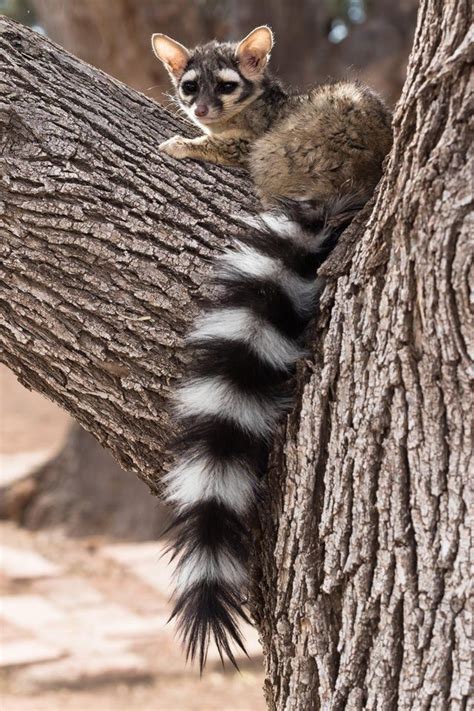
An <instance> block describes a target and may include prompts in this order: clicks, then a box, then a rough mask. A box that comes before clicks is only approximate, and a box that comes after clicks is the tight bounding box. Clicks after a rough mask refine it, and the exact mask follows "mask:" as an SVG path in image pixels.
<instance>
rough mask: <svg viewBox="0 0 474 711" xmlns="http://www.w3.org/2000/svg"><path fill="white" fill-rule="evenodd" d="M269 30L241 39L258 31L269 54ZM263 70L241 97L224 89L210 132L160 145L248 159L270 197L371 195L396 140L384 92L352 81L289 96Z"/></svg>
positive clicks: (214, 158) (226, 159) (211, 157)
mask: <svg viewBox="0 0 474 711" xmlns="http://www.w3.org/2000/svg"><path fill="white" fill-rule="evenodd" d="M264 30H267V31H268V32H270V30H268V28H258V31H257V30H255V31H254V32H256V33H257V34H256V35H254V33H250V35H248V37H247V38H245V40H243V43H246V42H247V41H248V40H249V38H250V40H251V41H250V47H253V49H254V50H255V44H252V43H254V42H255V40H256V39H257V40H258V42H257V46H258V47H259V48H261V54H262V56H263V57H264V58H265V59H264V61H266V58H267V56H268V52H269V51H270V49H271V33H270V35H269V34H268V33H267V32H265V31H264ZM265 42H266V43H267V44H265ZM241 45H242V43H241V44H239V45H237V46H236V48H237V49H236V51H237V50H238V49H239V48H240V47H241ZM243 48H244V50H245V51H246V45H245V44H244V45H243ZM238 66H239V67H240V70H241V71H242V73H243V70H242V67H241V65H240V64H239V65H238ZM260 72H261V73H260V74H259V75H255V77H254V78H253V79H252V81H254V83H255V90H254V92H253V93H252V95H251V96H250V97H248V99H246V100H245V101H243V102H241V103H240V102H238V101H234V100H233V99H232V96H228V97H224V99H223V101H222V107H221V109H220V113H218V114H217V115H216V118H214V117H213V120H212V122H210V123H207V124H206V125H204V126H202V128H203V130H204V131H205V132H206V134H207V135H206V136H202V137H199V138H197V139H186V138H182V137H180V136H177V137H174V138H172V139H170V140H168V141H166V142H165V143H162V144H161V146H160V150H162V151H163V152H165V153H167V154H168V155H171V156H174V157H175V158H179V159H182V158H193V159H197V160H205V161H210V162H213V163H220V164H223V165H243V166H246V167H248V169H249V170H250V172H251V175H252V178H253V180H254V182H255V187H256V190H257V193H258V195H259V197H260V198H261V200H262V202H263V203H264V204H265V205H270V204H271V203H272V202H274V201H275V200H276V199H279V198H293V199H300V200H301V199H312V200H318V201H325V200H328V199H332V198H334V197H338V196H344V195H347V194H353V193H357V194H358V195H360V199H361V201H363V200H366V199H367V198H368V197H369V196H370V194H371V193H372V191H373V189H374V187H375V186H376V184H377V182H378V180H379V179H380V176H381V172H382V162H383V159H384V157H385V156H386V154H387V153H388V151H389V150H390V146H391V142H392V133H391V128H390V114H389V112H388V110H387V109H386V107H385V106H384V104H383V102H382V101H381V99H380V98H379V97H378V96H377V95H376V94H375V93H374V92H372V91H370V89H368V88H367V87H364V86H362V85H359V84H355V83H350V82H339V83H336V84H328V85H324V86H320V87H318V88H315V89H313V90H312V91H310V92H309V93H307V94H304V95H289V96H288V95H286V93H284V92H283V91H281V92H280V93H278V90H277V91H273V92H272V89H271V87H272V86H273V85H272V84H271V80H270V84H269V83H268V80H267V83H266V84H265V80H264V77H265V76H266V74H265V70H264V67H263V68H261V69H260ZM269 86H270V89H268V87H269ZM275 86H279V85H278V84H277V83H275ZM195 120H196V119H195Z"/></svg>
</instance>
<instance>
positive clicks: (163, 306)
mask: <svg viewBox="0 0 474 711" xmlns="http://www.w3.org/2000/svg"><path fill="white" fill-rule="evenodd" d="M454 5H455V4H454V2H447V3H446V2H445V3H441V0H423V2H422V4H421V10H420V18H419V24H418V30H417V34H416V39H415V47H414V50H413V54H412V59H411V63H410V70H409V76H408V80H407V84H406V87H405V90H404V93H403V96H402V100H401V102H400V105H399V108H398V111H397V114H396V119H395V145H394V149H393V152H392V154H391V157H390V160H389V162H388V167H387V174H386V176H385V178H384V180H383V182H382V185H381V188H380V191H379V195H378V199H377V201H376V204H375V208H374V211H373V213H372V216H371V217H370V219H369V222H368V224H367V226H366V227H365V219H364V218H365V217H366V216H367V214H368V211H366V213H365V214H364V215H362V216H361V218H360V219H359V220H358V221H357V223H356V224H354V225H353V227H352V228H351V229H350V230H349V231H347V232H346V234H345V235H344V237H343V239H342V241H341V243H340V245H339V246H338V247H337V249H336V251H335V253H334V254H333V256H332V257H331V258H330V259H329V261H328V263H327V265H326V269H325V270H326V274H327V275H328V277H330V278H331V280H330V284H329V286H328V288H327V289H326V291H325V294H324V298H323V304H322V306H323V311H322V315H321V318H320V319H319V320H318V324H317V325H315V327H314V343H315V349H314V354H313V358H312V359H311V360H310V361H309V362H308V363H307V364H306V365H305V366H302V367H301V369H300V373H299V378H298V383H299V386H300V398H299V401H298V405H297V406H296V408H295V411H294V413H293V414H292V416H291V417H290V418H289V421H288V425H287V428H286V431H285V433H283V432H282V433H280V437H279V441H278V442H277V446H276V449H275V452H274V456H273V466H272V467H271V470H270V473H269V488H268V490H269V491H270V492H272V495H271V496H268V499H267V501H266V505H265V507H264V509H263V511H262V516H261V528H262V531H261V536H260V540H259V543H258V546H257V556H256V560H257V561H260V564H258V565H257V563H256V564H255V589H254V591H253V595H252V608H253V611H254V614H255V616H256V618H257V620H258V622H259V626H260V629H261V632H262V637H263V641H264V644H265V649H266V665H267V681H266V693H267V699H268V703H269V707H270V708H272V709H282V710H283V709H285V710H286V709H301V710H304V711H306V710H311V709H318V708H325V709H344V708H348V709H362V708H370V709H376V708H377V709H392V708H394V709H396V708H401V709H411V708H414V709H417V708H420V709H421V708H423V709H428V708H432V709H444V708H446V709H447V708H465V704H466V699H467V691H468V690H467V685H468V681H469V679H468V673H469V657H468V647H467V643H468V628H467V619H466V617H467V611H466V592H465V581H466V580H467V559H468V558H467V557H468V552H469V548H468V547H469V540H468V527H467V521H466V510H465V508H466V502H465V497H466V491H465V489H466V485H467V463H468V462H467V459H468V456H469V443H468V439H467V435H468V432H467V427H466V424H465V423H466V422H467V415H468V404H469V399H468V398H469V395H468V390H467V386H468V377H467V367H468V363H467V342H466V341H467V333H466V327H465V323H466V316H467V294H466V291H467V287H466V284H467V278H466V277H467V261H468V260H467V211H468V203H469V200H468V198H469V195H468V187H467V186H468V185H469V173H468V168H467V163H466V157H467V152H468V145H469V144H468V136H467V100H468V97H467V76H468V72H467V51H468V48H469V45H468V42H467V39H466V37H467V29H468V26H469V20H470V17H469V8H468V5H467V3H465V2H461V3H457V5H456V9H455V7H454ZM0 27H1V30H2V33H1V39H0V48H1V50H2V55H1V56H2V57H4V59H3V62H4V63H6V64H8V69H9V71H8V73H5V74H4V77H5V78H4V79H3V84H4V86H3V87H2V96H1V102H2V103H1V105H0V121H1V122H2V124H3V125H4V127H7V129H8V130H7V131H4V132H3V152H2V153H1V154H0V155H2V159H3V160H4V161H5V165H4V167H3V178H2V196H1V200H2V215H1V222H2V227H3V233H4V235H5V238H4V243H3V245H2V250H3V260H4V262H3V267H2V274H1V275H0V278H1V282H0V283H1V284H2V287H1V289H2V291H1V293H0V309H1V311H0V313H1V314H2V324H1V327H0V338H1V340H2V343H3V346H4V352H3V354H2V358H3V359H4V360H5V362H6V363H7V364H8V365H9V367H11V368H12V369H13V370H14V371H15V372H16V373H17V374H18V375H19V377H20V379H21V380H22V382H23V383H25V384H26V385H27V386H30V387H34V388H35V389H38V390H40V391H41V392H44V393H45V394H46V395H48V396H49V397H51V398H52V399H55V400H56V401H57V402H59V403H60V404H61V405H62V406H63V407H66V409H68V410H69V411H70V412H71V413H72V414H73V416H74V417H76V419H78V420H79V421H80V422H81V423H82V424H83V425H84V426H85V427H86V428H88V429H89V430H90V431H91V432H92V433H93V434H94V435H95V436H96V437H97V439H98V440H99V441H100V442H101V443H102V444H104V446H107V447H109V448H110V449H112V451H113V452H114V454H115V455H116V456H117V457H118V458H119V459H120V461H121V462H122V463H123V464H124V466H125V467H126V468H128V469H134V470H135V471H138V472H139V473H140V475H141V476H142V477H143V478H144V479H145V480H146V481H147V482H148V483H149V485H150V486H151V487H152V489H153V490H154V491H156V490H157V488H158V474H159V470H160V468H161V463H162V460H163V448H164V443H165V441H166V435H167V431H168V420H167V415H166V411H165V408H166V404H167V399H168V394H169V392H170V390H171V389H172V387H173V381H174V379H175V378H176V377H177V376H178V375H179V373H180V372H181V371H182V369H183V365H184V361H183V355H182V351H181V339H182V335H183V333H184V330H185V329H186V327H187V325H188V324H189V321H190V319H191V317H192V316H193V314H194V313H195V311H196V299H197V296H198V295H199V293H201V292H202V291H203V289H202V284H203V279H204V277H205V275H206V273H207V271H208V264H207V259H208V257H209V255H210V254H211V253H212V251H213V250H215V249H216V248H217V247H218V245H219V244H222V242H223V235H227V234H229V229H230V228H231V229H234V227H235V228H237V227H238V224H239V222H238V219H237V218H236V217H232V216H231V215H232V214H234V213H236V212H237V211H238V210H239V209H248V208H249V207H250V206H251V202H252V201H251V198H250V197H249V195H250V191H249V187H248V183H247V182H246V181H245V179H244V178H243V177H242V175H240V174H239V175H238V174H236V173H232V172H230V171H224V170H222V169H218V168H216V167H211V166H201V165H198V164H196V163H187V162H186V163H176V162H174V161H171V160H167V159H166V158H164V157H162V156H160V155H159V154H158V153H157V152H156V144H157V142H158V141H159V140H162V138H163V137H165V136H167V135H169V134H170V133H171V132H173V131H176V130H177V129H179V130H182V127H181V126H179V124H178V122H176V120H175V119H172V118H171V117H169V116H168V115H167V114H166V112H164V111H163V110H162V109H159V108H158V107H157V106H154V105H153V104H151V103H150V102H149V101H147V100H146V99H144V98H143V97H141V96H139V95H137V94H134V93H133V92H131V91H129V90H127V89H125V88H124V87H123V86H121V85H119V84H117V83H116V82H113V81H110V80H108V79H107V78H106V77H104V76H103V75H102V74H100V73H98V72H94V71H92V70H91V69H90V68H89V67H85V66H84V65H82V64H81V63H80V62H78V61H77V60H75V59H73V58H71V57H69V56H68V55H66V54H65V53H64V52H62V51H61V50H59V49H57V48H56V47H54V45H52V44H51V43H50V42H48V41H45V40H44V39H42V38H39V37H36V36H35V35H33V34H32V33H31V32H29V31H27V30H25V29H23V28H20V27H19V26H17V25H15V24H14V23H11V22H7V21H5V20H3V21H1V23H0ZM354 245H355V252H354ZM336 277H338V278H337V280H336Z"/></svg>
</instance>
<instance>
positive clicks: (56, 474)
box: [0, 425, 168, 541]
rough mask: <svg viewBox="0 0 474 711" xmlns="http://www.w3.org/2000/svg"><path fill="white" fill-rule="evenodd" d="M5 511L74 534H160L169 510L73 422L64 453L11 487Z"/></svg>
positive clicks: (15, 517)
mask: <svg viewBox="0 0 474 711" xmlns="http://www.w3.org/2000/svg"><path fill="white" fill-rule="evenodd" d="M4 498H6V501H5V505H4V506H3V512H2V511H1V510H0V514H1V513H3V514H4V515H5V514H6V515H7V516H8V518H12V519H13V520H16V521H17V522H18V523H19V524H21V525H23V526H26V527H27V528H31V529H39V528H50V527H51V526H58V525H60V526H62V528H63V530H64V531H65V532H66V533H67V534H68V535H70V536H91V535H107V536H112V537H116V538H120V539H122V540H123V539H127V540H132V541H143V540H152V539H157V538H159V536H160V534H161V533H162V531H163V530H164V528H165V526H166V522H167V519H168V515H167V510H166V508H165V506H164V504H162V503H161V502H160V501H158V500H157V498H156V497H154V496H151V492H150V490H149V488H148V487H147V486H145V485H144V484H143V482H141V481H139V480H138V479H136V478H135V477H132V476H130V474H129V473H128V472H125V471H123V469H121V468H120V467H119V465H118V464H117V462H116V461H115V459H113V457H112V456H111V455H110V453H109V452H108V451H107V450H106V449H104V448H103V447H101V446H100V444H99V443H98V442H97V441H96V440H95V439H94V438H93V437H92V436H91V435H90V434H89V433H88V432H86V431H85V430H83V429H82V427H79V425H73V426H72V427H71V429H70V431H69V433H68V435H67V438H66V441H65V443H64V446H63V447H62V449H61V451H60V452H59V453H58V454H57V455H56V456H55V457H54V458H53V459H51V460H50V461H49V462H47V463H46V464H44V465H43V466H42V467H41V468H40V469H39V470H37V471H35V472H32V474H31V475H30V476H29V477H28V479H27V480H26V481H25V480H21V481H20V482H18V483H17V484H14V485H13V486H12V487H11V488H10V489H9V491H8V493H7V496H6V497H4Z"/></svg>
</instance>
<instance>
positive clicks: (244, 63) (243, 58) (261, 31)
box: [235, 25, 273, 79]
mask: <svg viewBox="0 0 474 711" xmlns="http://www.w3.org/2000/svg"><path fill="white" fill-rule="evenodd" d="M272 47H273V32H272V31H271V29H270V28H269V27H267V26H266V25H262V26H261V27H256V28H255V29H254V30H252V32H250V33H249V34H248V35H247V37H245V38H244V39H243V40H242V41H241V42H239V44H238V45H237V49H236V51H235V53H236V56H237V59H238V60H239V66H240V69H241V71H242V74H243V75H244V76H245V77H248V78H249V79H252V78H253V79H254V78H255V77H257V76H258V75H259V74H261V73H262V72H263V70H264V69H265V67H266V65H267V63H268V60H269V59H270V52H271V50H272Z"/></svg>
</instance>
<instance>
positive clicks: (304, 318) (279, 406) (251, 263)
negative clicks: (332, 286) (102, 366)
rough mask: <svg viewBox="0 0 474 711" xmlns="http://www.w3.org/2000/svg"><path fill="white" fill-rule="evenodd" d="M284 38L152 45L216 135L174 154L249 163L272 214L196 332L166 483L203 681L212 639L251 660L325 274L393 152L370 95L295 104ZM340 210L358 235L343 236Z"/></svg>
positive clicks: (223, 278) (314, 95) (174, 144)
mask: <svg viewBox="0 0 474 711" xmlns="http://www.w3.org/2000/svg"><path fill="white" fill-rule="evenodd" d="M272 39H273V38H272V35H271V33H270V31H269V30H268V28H258V29H257V30H255V31H254V32H253V33H251V34H250V35H248V37H246V38H245V39H244V40H242V42H241V43H239V44H238V45H231V44H217V43H211V44H209V45H204V46H203V47H198V48H197V49H196V50H194V51H193V52H189V50H187V49H186V48H184V47H183V46H182V45H180V44H179V43H176V42H175V41H174V40H171V39H170V38H166V37H165V36H163V35H154V38H153V43H154V48H155V52H156V53H157V55H158V56H159V58H160V59H161V60H162V61H163V62H164V63H165V65H166V66H167V67H168V69H169V71H170V74H171V76H172V79H173V82H174V84H175V88H176V92H177V96H178V98H179V101H180V104H181V106H182V108H183V109H184V110H185V111H186V112H187V113H188V115H189V116H191V117H193V119H194V120H196V122H197V123H198V124H199V125H200V126H201V128H202V129H203V130H204V131H205V133H206V135H204V136H201V137H199V138H196V139H191V140H190V139H185V138H182V137H180V136H177V137H174V138H172V139H170V140H169V141H166V142H165V143H164V144H162V145H161V146H160V148H161V150H163V151H164V152H166V153H168V154H169V155H172V156H174V157H176V158H194V159H199V160H208V161H212V162H216V163H222V164H228V165H245V166H247V167H248V168H249V170H250V172H251V174H252V177H253V180H254V182H255V186H256V190H257V192H258V195H259V196H260V198H261V200H262V203H263V204H264V205H265V206H269V207H270V208H271V209H270V211H267V212H265V213H262V214H261V215H259V216H257V217H256V218H254V219H253V220H252V221H251V224H250V226H249V227H248V229H247V232H246V233H244V234H243V235H239V237H238V240H236V241H235V243H234V245H233V247H232V249H229V250H227V251H226V252H224V254H223V255H221V257H220V258H219V259H218V260H217V262H216V272H215V281H216V287H217V290H216V296H215V300H214V301H213V302H212V303H210V304H209V305H208V307H207V309H206V310H205V312H204V313H203V315H202V316H201V317H200V319H199V320H198V321H197V323H196V324H195V326H194V329H193V331H192V332H191V334H190V335H189V339H188V341H189V345H190V347H192V349H193V353H194V360H193V363H192V366H191V368H190V372H189V373H188V375H187V378H186V379H185V381H184V382H183V384H182V385H181V387H180V389H179V391H178V393H177V398H176V403H177V404H176V410H177V415H178V418H179V420H180V424H181V435H180V436H179V437H178V438H177V441H176V447H175V448H176V461H175V464H174V467H173V468H172V469H171V471H170V472H169V473H168V474H167V476H166V484H167V495H168V499H169V500H170V501H171V502H172V503H173V504H174V505H175V507H176V516H175V520H174V524H173V526H174V528H175V530H176V540H175V543H174V550H175V553H176V555H177V556H178V565H177V580H176V605H175V610H174V615H175V616H177V618H178V625H179V627H180V629H181V632H182V636H183V639H184V642H185V645H186V648H187V652H188V655H190V656H191V657H194V656H195V655H197V656H198V657H199V660H200V665H201V668H202V667H203V665H204V663H205V659H206V654H207V648H208V644H209V640H210V637H211V636H213V637H214V639H215V641H216V643H217V646H218V649H219V651H220V653H221V656H222V655H224V654H225V655H227V656H228V657H229V658H230V659H231V661H232V662H234V656H233V653H232V649H231V646H230V641H233V642H234V643H235V644H237V645H238V646H241V647H242V640H241V638H240V634H239V631H238V620H239V618H244V619H246V616H245V612H244V611H243V602H244V597H245V590H246V584H247V559H248V555H249V550H250V548H251V545H250V530H251V523H252V518H253V515H254V511H255V505H256V501H257V498H258V491H259V486H260V481H261V478H262V475H263V474H264V472H265V468H266V463H267V455H268V450H269V446H270V443H271V439H272V435H273V433H274V432H275V429H276V428H277V426H278V423H279V422H280V420H281V417H282V415H283V414H284V413H285V412H286V411H287V410H288V408H289V407H290V406H291V402H292V397H291V387H290V385H289V383H290V382H291V376H292V374H293V373H294V370H295V367H296V363H297V362H298V360H299V359H300V358H301V357H302V356H303V354H304V352H305V351H304V334H305V329H306V327H307V325H308V323H309V321H310V320H311V318H312V317H313V316H314V315H315V312H316V309H317V303H318V297H319V293H320V290H321V286H322V284H321V280H320V279H319V278H318V276H317V270H318V267H319V266H320V265H321V263H322V262H323V261H324V259H325V258H326V257H327V255H328V253H329V251H330V250H331V249H332V247H333V246H334V244H335V242H336V240H337V237H338V235H339V233H340V231H341V230H342V229H343V227H345V226H346V225H347V224H348V222H350V219H351V217H352V215H353V213H354V211H355V210H356V209H357V208H359V207H360V206H361V205H362V204H363V203H364V202H365V201H366V200H367V199H368V197H369V196H370V195H371V193H372V191H373V189H374V187H375V185H376V183H377V182H378V180H379V178H380V175H381V170H382V161H383V158H384V157H385V155H386V153H387V151H388V150H389V148H390V144H391V131H390V117H389V113H388V111H387V110H386V109H385V107H384V105H383V103H382V102H381V101H380V99H379V98H378V97H377V96H376V95H375V94H373V93H372V92H371V91H370V90H369V89H367V88H365V87H363V86H360V85H358V84H351V83H347V82H341V83H338V84H333V85H328V86H323V87H319V88H317V89H314V90H313V91H311V92H309V93H308V94H304V95H289V94H287V93H286V92H285V91H284V89H283V88H282V87H281V85H280V84H279V82H278V81H276V80H274V79H272V78H271V77H270V76H269V75H268V74H267V71H266V65H267V62H268V56H269V52H270V49H271V45H272ZM341 213H344V215H346V216H347V218H346V219H345V222H344V219H343V220H342V221H341V220H340V221H339V226H338V228H337V230H334V229H329V227H328V220H329V218H331V217H334V216H340V215H341ZM234 663H235V662H234Z"/></svg>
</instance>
